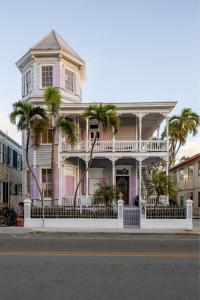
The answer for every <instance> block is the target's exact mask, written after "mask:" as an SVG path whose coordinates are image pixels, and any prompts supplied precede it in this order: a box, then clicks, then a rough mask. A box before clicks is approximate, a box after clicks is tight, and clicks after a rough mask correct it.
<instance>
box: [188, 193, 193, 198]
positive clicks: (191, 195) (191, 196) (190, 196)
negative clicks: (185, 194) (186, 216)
mask: <svg viewBox="0 0 200 300" xmlns="http://www.w3.org/2000/svg"><path fill="white" fill-rule="evenodd" d="M189 198H190V200H193V192H190V195H189Z"/></svg>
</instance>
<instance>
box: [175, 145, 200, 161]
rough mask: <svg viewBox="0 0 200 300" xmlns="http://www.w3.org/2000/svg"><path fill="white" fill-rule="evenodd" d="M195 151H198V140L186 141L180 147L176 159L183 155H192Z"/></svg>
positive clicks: (199, 147)
mask: <svg viewBox="0 0 200 300" xmlns="http://www.w3.org/2000/svg"><path fill="white" fill-rule="evenodd" d="M197 153H200V142H195V141H194V142H187V143H186V144H185V145H184V146H182V147H181V149H180V151H179V154H178V159H180V158H181V157H183V156H186V157H189V156H193V155H195V154H197Z"/></svg>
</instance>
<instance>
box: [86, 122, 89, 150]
mask: <svg viewBox="0 0 200 300" xmlns="http://www.w3.org/2000/svg"><path fill="white" fill-rule="evenodd" d="M88 131H89V119H88V118H87V119H86V152H88V145H89V132H88Z"/></svg>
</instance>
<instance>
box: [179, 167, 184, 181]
mask: <svg viewBox="0 0 200 300" xmlns="http://www.w3.org/2000/svg"><path fill="white" fill-rule="evenodd" d="M179 181H184V169H180V170H179Z"/></svg>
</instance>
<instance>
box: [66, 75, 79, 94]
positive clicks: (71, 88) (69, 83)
mask: <svg viewBox="0 0 200 300" xmlns="http://www.w3.org/2000/svg"><path fill="white" fill-rule="evenodd" d="M75 80H76V77H75V73H74V72H72V71H70V70H68V69H65V89H66V91H68V92H70V93H73V94H75V83H76V82H75Z"/></svg>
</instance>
